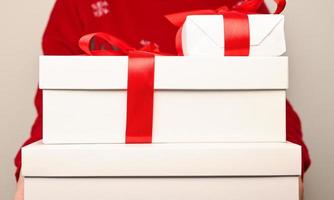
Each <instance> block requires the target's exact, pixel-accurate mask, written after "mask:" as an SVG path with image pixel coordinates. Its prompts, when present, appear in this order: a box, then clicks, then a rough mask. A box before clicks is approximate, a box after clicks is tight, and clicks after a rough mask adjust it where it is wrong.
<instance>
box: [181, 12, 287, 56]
mask: <svg viewBox="0 0 334 200" xmlns="http://www.w3.org/2000/svg"><path fill="white" fill-rule="evenodd" d="M248 19H249V34H250V49H249V50H250V52H249V56H280V55H282V54H283V53H285V51H286V44H285V36H284V15H261V14H252V15H248ZM182 47H183V54H184V55H219V56H223V55H224V52H225V37H224V16H223V15H191V16H188V17H187V19H186V21H185V23H184V25H183V29H182Z"/></svg>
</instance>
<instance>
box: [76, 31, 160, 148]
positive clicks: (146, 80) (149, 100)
mask: <svg viewBox="0 0 334 200" xmlns="http://www.w3.org/2000/svg"><path fill="white" fill-rule="evenodd" d="M94 37H100V38H102V39H104V40H105V41H106V42H108V43H109V44H111V45H113V46H116V47H117V48H119V49H118V50H111V51H105V50H102V51H100V50H97V51H91V50H90V43H91V40H92V39H93V38H94ZM79 46H80V48H81V49H82V50H83V51H84V52H85V53H86V54H88V55H99V56H101V55H102V56H105V55H107V56H110V55H129V64H128V88H127V113H126V116H127V118H126V133H125V134H126V143H152V126H153V97H154V56H155V54H158V53H159V50H158V49H156V47H155V46H154V45H147V46H145V47H144V48H142V49H141V50H136V49H135V48H132V47H131V46H130V45H128V44H126V43H125V42H123V41H122V40H120V39H118V38H116V37H113V36H111V35H108V34H106V33H92V34H88V35H85V36H83V37H82V38H81V39H80V41H79Z"/></svg>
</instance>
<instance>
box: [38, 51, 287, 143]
mask: <svg viewBox="0 0 334 200" xmlns="http://www.w3.org/2000/svg"><path fill="white" fill-rule="evenodd" d="M127 70H128V57H126V56H119V57H118V56H102V57H101V56H98V57H94V56H42V57H41V58H40V83H39V84H40V88H41V89H43V142H44V143H124V142H125V128H126V103H127V99H126V88H127ZM154 84H155V94H154V113H153V118H154V119H153V143H166V142H284V141H285V140H286V134H285V131H286V130H285V98H286V89H287V87H288V60H287V57H195V56H194V57H178V56H175V57H172V56H171V57H167V56H161V57H159V56H157V57H156V58H155V83H154Z"/></svg>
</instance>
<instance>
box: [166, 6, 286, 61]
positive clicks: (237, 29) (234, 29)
mask: <svg viewBox="0 0 334 200" xmlns="http://www.w3.org/2000/svg"><path fill="white" fill-rule="evenodd" d="M274 1H275V3H276V5H277V7H276V10H275V12H274V13H273V14H279V13H281V12H282V11H283V10H284V8H285V5H286V1H285V0H274ZM263 4H264V0H244V1H240V2H238V3H237V4H235V5H234V6H232V7H231V8H228V7H226V6H223V7H220V8H218V9H217V10H193V11H187V12H180V13H174V14H170V15H166V16H165V17H166V18H167V19H168V20H169V21H170V22H171V23H172V24H174V25H175V26H177V27H180V28H179V30H178V32H177V34H176V39H175V45H176V50H177V52H178V55H183V48H182V26H183V23H184V21H185V20H186V17H187V16H188V15H217V14H221V15H224V34H225V56H248V55H249V48H250V32H249V20H248V16H247V14H255V13H258V10H259V9H260V7H261V6H262V5H263Z"/></svg>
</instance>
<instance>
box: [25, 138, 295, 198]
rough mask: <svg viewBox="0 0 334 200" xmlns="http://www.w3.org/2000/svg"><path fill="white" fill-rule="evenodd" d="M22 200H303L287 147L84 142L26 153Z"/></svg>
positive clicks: (35, 147) (289, 146) (29, 149)
mask: <svg viewBox="0 0 334 200" xmlns="http://www.w3.org/2000/svg"><path fill="white" fill-rule="evenodd" d="M22 156H23V157H22V158H23V160H22V161H23V166H22V174H23V176H24V177H25V200H42V199H43V200H44V199H48V200H58V199H62V200H72V199H81V200H91V199H100V200H107V199H115V200H118V199H122V200H130V199H131V200H132V199H161V200H167V199H193V200H203V199H208V198H209V199H212V200H218V199H238V200H246V199H256V200H267V199H273V200H282V199H284V200H298V191H299V187H298V177H299V176H300V174H301V148H300V146H298V145H295V144H290V143H233V144H232V143H221V144H217V143H215V144H213V143H207V144H205V143H200V144H189V143H188V144H131V145H129V144H86V145H45V144H41V143H40V142H39V143H35V144H32V145H30V146H27V147H25V148H23V151H22Z"/></svg>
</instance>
